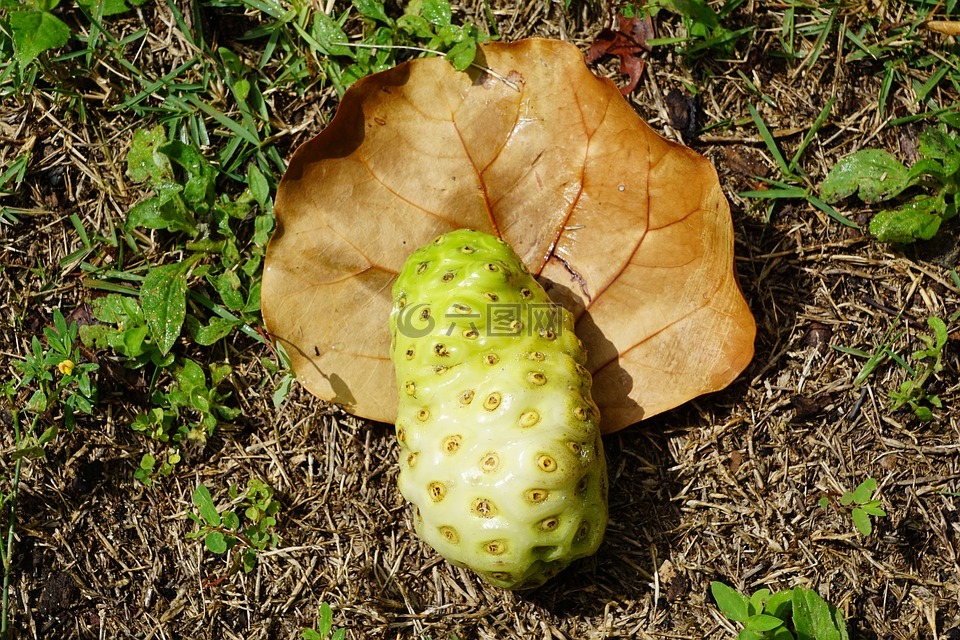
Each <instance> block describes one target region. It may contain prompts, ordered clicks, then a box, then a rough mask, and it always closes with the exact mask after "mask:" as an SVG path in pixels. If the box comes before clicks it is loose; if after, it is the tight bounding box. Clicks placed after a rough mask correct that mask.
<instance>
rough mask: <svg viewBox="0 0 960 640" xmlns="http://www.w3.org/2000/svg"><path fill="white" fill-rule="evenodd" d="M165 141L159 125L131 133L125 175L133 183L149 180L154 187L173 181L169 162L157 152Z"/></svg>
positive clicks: (164, 133) (162, 129)
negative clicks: (131, 137)
mask: <svg viewBox="0 0 960 640" xmlns="http://www.w3.org/2000/svg"><path fill="white" fill-rule="evenodd" d="M166 141H167V135H166V132H165V131H164V128H163V127H162V126H161V125H157V126H156V127H154V128H153V129H149V130H148V129H138V130H136V131H135V132H134V133H133V140H132V141H131V142H130V150H129V151H128V152H127V175H128V176H130V179H131V180H133V181H134V182H144V181H146V180H148V179H149V180H150V181H151V182H152V183H153V185H154V186H156V185H159V184H161V183H163V182H170V181H172V180H173V168H172V167H171V166H170V160H169V159H168V158H167V157H166V156H165V155H163V154H162V153H160V152H159V151H157V149H159V147H160V146H161V145H163V144H164V143H165V142H166Z"/></svg>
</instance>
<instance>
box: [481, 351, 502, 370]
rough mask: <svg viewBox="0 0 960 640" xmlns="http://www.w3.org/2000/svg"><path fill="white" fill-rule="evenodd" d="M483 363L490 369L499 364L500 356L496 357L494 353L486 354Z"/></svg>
mask: <svg viewBox="0 0 960 640" xmlns="http://www.w3.org/2000/svg"><path fill="white" fill-rule="evenodd" d="M483 362H484V363H485V364H488V365H490V366H491V367H492V366H493V365H495V364H497V363H498V362H500V356H498V355H497V354H495V353H488V354H487V355H485V356H483Z"/></svg>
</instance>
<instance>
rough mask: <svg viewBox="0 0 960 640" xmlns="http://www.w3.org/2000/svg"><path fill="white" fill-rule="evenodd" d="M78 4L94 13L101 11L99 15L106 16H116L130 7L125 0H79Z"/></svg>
mask: <svg viewBox="0 0 960 640" xmlns="http://www.w3.org/2000/svg"><path fill="white" fill-rule="evenodd" d="M77 4H78V5H80V6H81V7H85V8H86V9H87V11H90V12H91V13H93V14H94V15H97V14H98V13H99V15H100V16H101V17H104V18H105V17H107V16H115V15H117V14H118V13H123V12H124V11H128V10H129V9H130V7H128V6H127V3H126V2H124V0H77Z"/></svg>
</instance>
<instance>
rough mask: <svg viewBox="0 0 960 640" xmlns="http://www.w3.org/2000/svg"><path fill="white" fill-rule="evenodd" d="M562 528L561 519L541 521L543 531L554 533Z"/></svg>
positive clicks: (551, 518)
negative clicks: (558, 528)
mask: <svg viewBox="0 0 960 640" xmlns="http://www.w3.org/2000/svg"><path fill="white" fill-rule="evenodd" d="M559 526H560V518H558V517H557V516H551V517H549V518H547V519H545V520H541V521H540V530H541V531H553V530H554V529H556V528H557V527H559Z"/></svg>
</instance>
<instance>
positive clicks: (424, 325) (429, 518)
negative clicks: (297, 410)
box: [390, 230, 607, 589]
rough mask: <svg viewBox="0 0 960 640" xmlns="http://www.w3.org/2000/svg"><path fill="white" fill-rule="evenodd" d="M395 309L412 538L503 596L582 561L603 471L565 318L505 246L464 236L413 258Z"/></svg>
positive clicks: (592, 534) (402, 481) (580, 353)
mask: <svg viewBox="0 0 960 640" xmlns="http://www.w3.org/2000/svg"><path fill="white" fill-rule="evenodd" d="M393 300H394V303H393V310H392V312H391V314H390V330H391V333H392V336H393V341H392V356H393V362H394V365H395V367H396V372H397V383H398V386H399V395H400V407H399V411H398V414H397V423H396V430H397V439H398V440H399V441H400V446H401V453H400V477H399V487H400V492H401V493H402V494H403V495H404V497H405V498H406V499H407V500H409V501H410V502H411V503H413V505H414V506H415V526H416V529H417V533H419V534H420V536H421V537H422V538H423V539H424V540H426V541H427V542H428V543H429V544H430V545H431V546H432V547H433V548H434V549H436V550H437V551H438V552H439V553H440V554H441V555H442V556H443V557H444V558H446V559H447V560H449V561H450V562H451V563H453V564H455V565H457V566H461V567H469V568H470V569H472V570H474V571H476V572H477V573H478V574H479V575H480V576H482V577H483V578H484V579H486V580H487V581H488V582H490V583H491V584H494V585H496V586H499V587H503V588H506V589H522V588H530V587H535V586H538V585H540V584H543V582H544V581H545V580H547V579H548V578H550V577H551V576H553V575H554V574H556V573H557V572H559V571H560V570H562V569H563V568H564V567H566V566H567V565H568V564H570V562H571V561H572V560H575V559H576V558H581V557H583V556H587V555H590V554H592V553H594V552H595V551H596V550H597V547H598V546H599V545H600V541H601V539H602V537H603V532H604V529H605V528H606V524H607V477H606V463H605V461H604V457H603V445H602V443H601V440H600V431H599V419H600V416H599V411H598V410H597V406H596V405H595V404H594V402H593V400H592V399H591V397H590V386H591V384H592V381H591V378H590V374H589V372H588V371H587V370H586V369H585V368H584V366H583V365H584V363H585V362H586V354H585V352H584V349H583V344H582V343H581V342H580V340H578V339H577V337H576V335H575V334H574V331H573V318H572V316H571V314H570V313H569V312H568V311H566V310H564V309H563V308H561V307H560V306H558V305H555V304H553V303H552V302H551V301H550V298H549V297H548V296H547V294H546V292H545V291H544V290H543V288H542V287H540V285H539V283H537V281H536V280H535V279H534V278H533V276H531V275H530V273H529V271H527V269H526V267H524V265H523V264H522V263H521V262H520V259H519V258H518V257H517V255H516V254H515V253H514V252H513V250H512V249H511V248H510V246H509V245H507V244H506V243H505V242H504V241H503V240H501V239H499V238H495V237H493V236H491V235H487V234H485V233H479V232H477V231H471V230H458V231H453V232H451V233H447V234H445V235H442V236H440V237H438V238H437V239H436V240H434V241H433V242H432V243H430V244H428V245H426V246H424V247H421V248H420V249H418V250H417V251H415V252H414V253H413V255H411V256H410V258H409V259H408V260H407V262H406V263H405V264H404V266H403V269H402V270H401V271H400V275H399V277H398V279H397V282H396V284H395V285H394V288H393Z"/></svg>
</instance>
